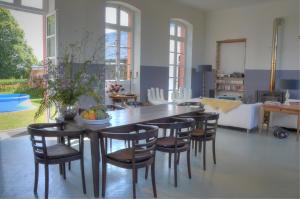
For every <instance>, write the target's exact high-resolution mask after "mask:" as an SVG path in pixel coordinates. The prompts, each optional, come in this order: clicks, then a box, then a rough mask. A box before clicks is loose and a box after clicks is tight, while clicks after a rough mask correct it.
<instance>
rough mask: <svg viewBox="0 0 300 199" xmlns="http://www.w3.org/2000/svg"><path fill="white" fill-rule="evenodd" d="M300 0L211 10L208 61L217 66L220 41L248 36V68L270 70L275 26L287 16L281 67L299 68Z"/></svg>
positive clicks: (207, 17)
mask: <svg viewBox="0 0 300 199" xmlns="http://www.w3.org/2000/svg"><path fill="white" fill-rule="evenodd" d="M298 16H299V0H279V1H276V2H268V3H261V4H256V5H254V6H244V7H241V8H232V9H226V10H218V11H212V12H208V13H207V14H206V16H205V17H206V26H205V29H206V38H205V39H206V45H205V47H206V48H205V49H206V51H205V53H206V54H205V61H206V63H211V64H213V65H215V57H216V41H217V40H224V39H237V38H247V57H246V69H267V70H269V69H270V64H271V47H272V31H273V29H272V26H273V19H274V18H275V17H283V18H284V25H283V32H282V34H281V36H280V40H281V42H280V49H279V57H278V59H279V64H278V69H288V70H292V69H299V58H298V57H299V46H298V44H297V40H296V38H297V35H298V34H299V33H298V32H299V17H298Z"/></svg>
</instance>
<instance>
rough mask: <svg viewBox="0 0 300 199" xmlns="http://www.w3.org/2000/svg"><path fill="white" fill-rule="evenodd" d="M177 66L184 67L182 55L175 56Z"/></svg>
mask: <svg viewBox="0 0 300 199" xmlns="http://www.w3.org/2000/svg"><path fill="white" fill-rule="evenodd" d="M177 65H180V66H184V65H185V56H184V55H182V54H177Z"/></svg>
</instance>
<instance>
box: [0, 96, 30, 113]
mask: <svg viewBox="0 0 300 199" xmlns="http://www.w3.org/2000/svg"><path fill="white" fill-rule="evenodd" d="M31 108H33V105H32V104H31V101H30V97H29V95H27V94H0V113H2V112H15V111H24V110H28V109H31Z"/></svg>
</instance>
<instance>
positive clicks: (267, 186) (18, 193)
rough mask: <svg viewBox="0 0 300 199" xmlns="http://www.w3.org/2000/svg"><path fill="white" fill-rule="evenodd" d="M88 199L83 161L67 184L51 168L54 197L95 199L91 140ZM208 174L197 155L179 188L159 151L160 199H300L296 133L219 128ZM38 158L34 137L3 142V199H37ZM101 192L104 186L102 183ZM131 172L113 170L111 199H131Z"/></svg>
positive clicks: (148, 194)
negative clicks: (83, 183)
mask: <svg viewBox="0 0 300 199" xmlns="http://www.w3.org/2000/svg"><path fill="white" fill-rule="evenodd" d="M85 149H86V150H85V172H86V182H87V191H88V193H87V195H84V194H83V193H82V189H81V178H80V170H79V162H74V163H73V164H72V170H71V171H70V172H69V171H68V172H67V180H66V181H64V180H63V179H62V177H61V176H60V175H59V172H58V168H57V166H51V167H50V187H49V188H50V190H49V197H52V198H93V194H92V191H93V190H92V177H91V160H90V149H89V141H88V140H87V141H86V147H85ZM207 152H208V153H207V170H206V171H205V172H204V171H203V170H202V156H201V155H198V156H197V157H194V155H193V156H192V179H191V180H189V179H188V177H187V169H186V161H185V157H184V155H182V156H181V157H182V158H181V162H180V166H179V182H178V187H177V188H175V187H174V186H173V169H171V170H169V169H168V161H167V156H166V155H165V154H162V153H159V152H158V153H157V161H156V162H157V164H156V177H157V191H158V197H159V198H233V197H234V198H274V197H276V198H299V196H300V194H299V189H300V183H299V181H300V179H299V165H300V164H299V143H297V142H296V137H295V135H294V134H292V135H290V136H289V137H288V138H287V139H284V140H279V139H276V138H274V137H273V136H272V135H271V134H269V135H266V134H258V133H255V132H254V133H251V134H249V135H246V133H245V132H242V131H237V130H232V129H223V128H219V130H218V135H217V165H216V166H214V165H213V163H212V154H211V145H210V144H209V145H208V150H207ZM33 174H34V167H33V155H32V148H31V143H30V141H29V137H28V136H21V137H15V138H5V139H2V140H1V141H0V198H34V195H33ZM143 176H144V170H140V172H139V181H138V185H137V197H138V198H152V187H151V180H150V178H149V179H148V180H147V181H146V180H145V179H144V177H143ZM100 188H101V183H100ZM131 190H132V189H131V172H130V171H127V170H123V169H119V168H116V167H112V166H110V167H108V178H107V196H106V198H122V199H123V198H131V197H132V193H131ZM38 193H39V195H40V198H43V193H44V173H43V167H42V166H41V167H40V181H39V189H38Z"/></svg>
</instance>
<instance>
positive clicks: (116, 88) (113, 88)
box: [107, 83, 125, 94]
mask: <svg viewBox="0 0 300 199" xmlns="http://www.w3.org/2000/svg"><path fill="white" fill-rule="evenodd" d="M124 90H125V89H124V88H123V86H122V85H121V84H118V83H114V84H110V85H109V86H108V89H107V93H110V94H118V93H119V92H120V91H124Z"/></svg>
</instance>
